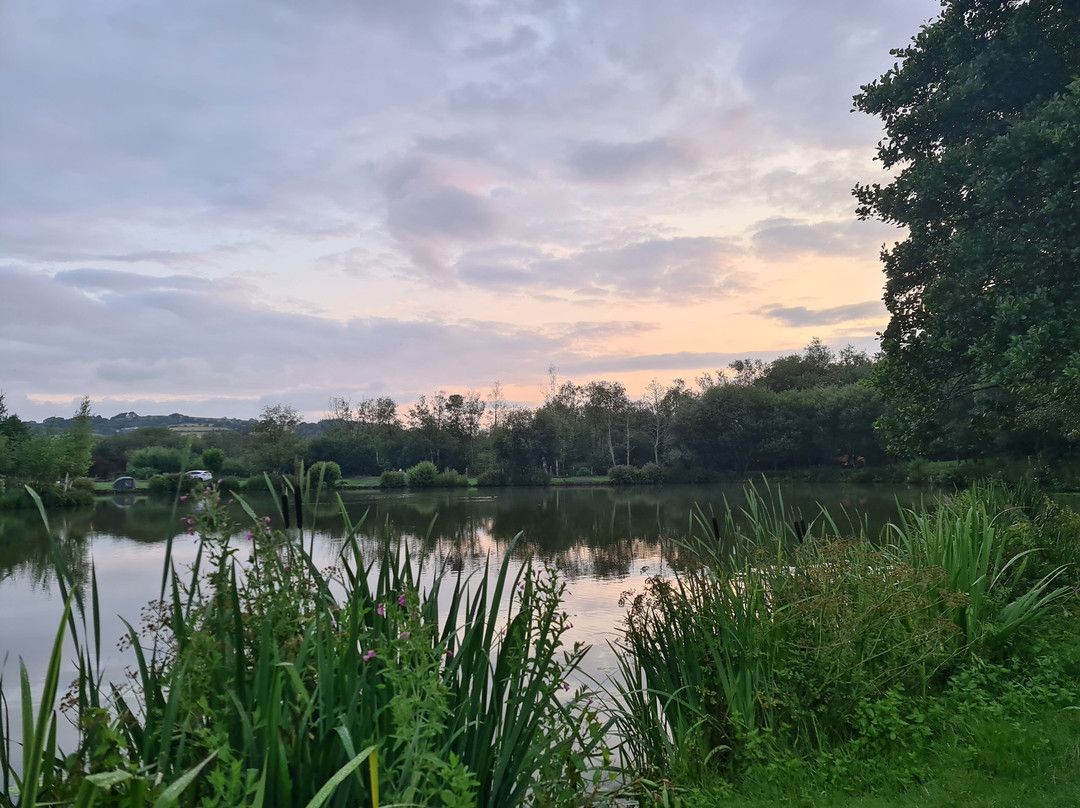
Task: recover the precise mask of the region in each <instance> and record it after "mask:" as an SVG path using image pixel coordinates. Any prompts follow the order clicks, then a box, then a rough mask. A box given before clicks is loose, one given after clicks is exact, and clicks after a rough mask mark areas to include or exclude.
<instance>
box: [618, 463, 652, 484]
mask: <svg viewBox="0 0 1080 808" xmlns="http://www.w3.org/2000/svg"><path fill="white" fill-rule="evenodd" d="M663 481H664V469H663V468H662V467H661V466H658V465H656V464H655V463H646V464H645V465H644V466H642V467H641V468H639V469H636V468H634V467H633V466H612V467H611V468H610V469H608V482H610V483H611V484H612V485H659V484H660V483H662V482H663Z"/></svg>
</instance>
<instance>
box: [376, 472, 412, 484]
mask: <svg viewBox="0 0 1080 808" xmlns="http://www.w3.org/2000/svg"><path fill="white" fill-rule="evenodd" d="M406 485H408V478H407V477H406V476H405V472H403V471H384V472H383V473H382V474H380V475H379V488H404V487H405V486H406Z"/></svg>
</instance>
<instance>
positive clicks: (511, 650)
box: [0, 492, 610, 808]
mask: <svg viewBox="0 0 1080 808" xmlns="http://www.w3.org/2000/svg"><path fill="white" fill-rule="evenodd" d="M245 508H247V510H248V512H249V514H250V515H251V516H252V519H253V523H252V526H251V528H250V532H249V534H248V540H247V542H245V544H244V545H243V546H241V547H237V546H233V545H231V544H230V537H231V535H232V534H233V531H234V525H233V521H232V519H231V517H230V516H229V514H228V512H227V511H226V510H225V507H224V503H223V502H222V500H221V499H220V497H219V495H218V494H217V493H214V492H212V493H208V494H200V495H198V502H197V507H196V508H195V509H194V510H193V512H192V513H193V515H192V516H191V517H190V523H191V527H190V529H189V532H190V533H192V534H193V535H196V536H197V537H198V538H199V540H200V545H199V546H200V550H199V553H198V556H197V558H196V560H195V562H194V564H193V566H192V568H191V577H190V578H189V579H188V580H186V581H185V580H181V579H180V578H179V577H178V576H177V575H176V574H175V572H174V571H173V569H172V566H171V564H170V563H169V562H168V561H166V566H165V573H166V578H165V580H164V585H165V591H164V593H163V594H164V598H163V600H162V601H161V602H160V603H158V604H155V605H154V609H155V611H154V614H155V616H154V618H153V619H152V620H151V621H150V623H149V625H148V627H147V628H146V632H147V633H145V634H141V633H139V632H137V631H136V630H135V629H134V628H133V627H131V626H130V625H129V634H128V636H127V637H126V642H127V643H128V645H129V647H130V649H131V650H132V651H133V652H134V661H135V666H134V671H133V677H134V687H132V688H128V687H123V688H119V687H111V688H110V687H105V686H103V682H102V681H101V678H100V676H99V675H98V673H97V672H98V671H99V670H100V664H99V659H98V653H99V652H98V651H96V650H95V649H97V648H99V647H100V646H99V641H100V640H99V638H98V637H96V635H95V634H94V632H96V629H97V626H98V625H99V616H98V615H97V604H98V602H99V598H98V593H97V590H96V582H92V583H91V590H90V591H89V592H86V593H82V592H80V593H79V595H78V597H77V598H75V599H74V603H75V604H76V605H75V608H74V611H76V612H77V613H78V614H77V617H76V619H73V620H70V621H68V620H65V621H64V622H63V626H68V625H70V627H71V628H72V629H73V630H75V629H77V628H78V627H79V626H82V627H83V629H82V631H83V633H82V634H76V636H75V638H74V647H75V653H76V658H77V665H78V669H79V679H78V686H77V692H76V693H74V695H73V696H72V702H73V709H74V710H75V711H76V724H77V726H78V727H79V741H78V744H77V747H76V749H75V750H74V751H73V752H72V753H71V754H69V755H67V756H66V757H64V758H63V759H61V758H60V757H59V756H58V754H57V751H56V748H55V721H56V719H55V715H54V714H53V713H52V710H51V707H50V706H49V705H51V704H52V694H53V693H54V692H55V684H56V683H55V676H53V677H52V678H51V679H50V680H49V682H51V683H52V684H51V688H52V689H50V685H49V682H47V686H46V701H45V705H46V706H43V707H42V708H41V709H40V710H39V711H38V713H37V715H38V719H37V724H36V726H35V727H32V728H30V727H28V728H27V729H26V730H24V737H25V738H26V739H27V744H28V745H27V750H28V754H27V755H26V757H25V759H26V761H27V765H28V766H29V767H30V768H29V769H27V770H25V771H24V772H23V773H22V776H21V777H20V779H19V783H20V784H21V791H22V793H23V794H24V795H27V794H29V795H31V796H30V799H29V801H25V800H24V802H23V803H22V804H25V805H31V806H32V805H36V804H57V803H62V804H67V803H68V802H70V801H72V800H73V799H74V798H75V797H76V796H78V797H79V798H80V799H82V798H83V796H84V795H85V796H86V797H87V798H89V797H90V796H91V795H93V796H95V797H96V798H97V799H98V800H99V804H115V805H134V804H149V803H151V802H153V803H154V804H156V805H161V804H177V805H182V806H220V805H230V806H256V805H267V804H269V805H305V804H306V805H308V806H311V807H312V808H314V806H319V805H323V804H325V805H334V806H345V805H370V804H374V803H377V802H378V801H379V799H381V800H382V801H383V802H385V803H388V804H403V805H404V804H409V805H430V806H488V807H489V808H497V807H498V806H510V805H518V804H521V803H522V802H524V801H525V800H526V799H527V798H528V799H529V800H530V801H532V802H534V803H536V804H541V805H567V804H571V803H570V802H569V799H568V797H567V794H566V793H565V790H566V787H567V785H568V784H569V785H570V786H571V793H572V794H574V793H577V792H578V791H579V790H580V789H581V788H582V787H583V786H584V785H585V784H587V783H590V782H591V783H593V784H594V785H595V784H596V783H598V782H600V781H599V780H597V779H596V778H594V777H593V775H592V769H593V766H592V765H591V764H589V763H588V762H589V761H590V760H592V759H593V758H594V756H595V757H596V758H597V759H598V761H603V760H610V753H609V752H608V751H607V750H606V747H605V746H604V739H605V736H606V731H607V727H606V726H605V725H604V724H603V723H601V722H600V720H599V717H598V714H597V711H596V710H595V709H594V708H593V707H592V702H591V700H590V699H588V695H589V694H587V693H585V692H583V691H578V692H575V693H573V694H572V695H568V691H569V685H568V684H567V677H568V676H571V675H573V674H574V672H575V671H576V669H577V667H578V665H579V664H580V661H581V659H582V657H583V655H584V653H585V651H586V649H585V647H583V646H580V645H575V646H574V647H572V648H565V647H564V646H563V637H564V635H565V633H566V631H567V630H568V628H569V623H568V618H567V614H566V612H565V610H564V609H563V608H562V603H563V597H564V593H565V588H564V584H563V583H562V582H561V581H560V580H559V578H558V576H557V575H556V574H555V573H554V571H552V570H545V569H534V568H533V566H532V564H531V563H530V562H529V561H528V560H526V563H525V564H524V565H521V566H520V570H519V571H518V572H517V573H513V572H512V571H511V567H510V564H511V560H510V559H511V554H507V555H506V557H505V559H504V561H503V563H502V564H501V566H500V567H499V569H498V570H487V569H484V570H483V571H481V572H480V574H478V575H477V576H476V577H475V578H474V579H472V580H463V579H462V578H460V577H458V578H457V579H456V580H454V579H453V578H452V577H451V576H450V574H449V570H448V569H440V570H436V571H435V574H434V576H431V575H429V574H427V573H425V571H424V570H423V569H422V567H420V566H416V565H414V562H413V559H412V558H411V556H410V554H409V552H408V550H407V549H406V547H405V545H404V544H403V543H400V544H397V545H395V544H394V543H393V542H392V539H391V536H390V534H389V532H387V534H386V536H385V541H384V546H383V548H382V553H381V554H380V556H379V560H378V561H376V562H375V563H374V565H372V566H370V567H368V568H364V567H361V566H358V565H357V563H356V561H355V560H354V559H358V558H359V557H360V554H361V551H360V547H359V546H358V544H357V540H356V537H357V534H358V531H359V528H360V525H354V524H352V523H351V521H350V519H349V517H348V515H347V513H346V511H345V508H344V505H341V513H342V519H343V520H344V522H345V528H346V539H345V547H344V551H343V553H342V556H341V558H340V559H339V560H338V563H337V564H336V565H335V567H334V568H333V570H332V572H333V575H334V578H333V579H330V578H327V577H326V576H325V575H324V573H323V572H322V571H320V570H319V569H317V568H316V566H315V565H314V564H313V562H312V559H311V558H310V557H309V556H308V555H307V554H306V553H305V551H304V549H303V543H302V542H298V541H294V540H293V539H292V537H290V536H289V535H287V534H285V533H282V532H275V531H272V530H271V529H270V528H269V521H270V520H269V518H265V519H263V518H256V517H255V514H254V512H253V511H251V509H250V508H249V507H248V506H247V505H246V503H245ZM170 549H171V547H170ZM169 553H170V551H169V550H168V549H167V551H166V558H168V556H169ZM58 575H59V576H60V580H61V585H62V588H63V590H64V591H72V590H71V586H72V584H71V582H70V579H69V578H68V577H67V575H66V572H65V570H64V569H63V568H61V569H60V570H58ZM421 581H423V582H424V594H421V591H420V582H421ZM70 602H72V601H71V600H69V603H70ZM88 609H92V610H93V613H92V614H89V613H87V611H86V610H88ZM87 626H93V627H94V631H93V632H92V631H88V630H87V628H86V627H87ZM63 640H64V634H63V627H62V629H61V632H60V633H58V636H57V642H56V651H55V652H54V655H53V657H54V663H53V664H52V665H51V666H50V670H51V671H53V673H56V672H58V671H59V661H58V660H59V659H60V647H61V645H62V644H63ZM23 678H24V699H23V700H24V702H25V707H26V711H25V712H24V715H25V716H32V715H34V713H33V712H32V705H31V703H30V694H29V685H28V683H27V682H26V681H25V678H26V677H25V674H24V677H23ZM28 720H29V719H28ZM3 727H4V725H3V723H0V733H2V734H0V749H3V750H5V754H7V752H8V750H9V749H10V747H9V739H8V737H7V735H6V729H3ZM8 759H10V758H9V757H4V759H3V761H0V763H3V762H4V761H7V760H8ZM362 763H363V764H368V765H364V766H361V764H362ZM598 765H602V763H600V764H598ZM10 775H11V772H10V771H9V769H8V766H7V765H4V766H3V776H4V778H6V779H5V784H6V783H8V782H10V779H11V778H10ZM376 789H377V791H378V794H379V797H378V798H376V797H375V791H376ZM79 804H82V803H79Z"/></svg>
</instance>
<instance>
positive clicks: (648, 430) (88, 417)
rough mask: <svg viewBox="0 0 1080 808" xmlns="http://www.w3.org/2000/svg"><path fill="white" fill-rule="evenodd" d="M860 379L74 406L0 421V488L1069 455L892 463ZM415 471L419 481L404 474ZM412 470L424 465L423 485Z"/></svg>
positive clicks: (851, 364)
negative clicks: (219, 412) (215, 413)
mask: <svg viewBox="0 0 1080 808" xmlns="http://www.w3.org/2000/svg"><path fill="white" fill-rule="evenodd" d="M874 367H875V360H874V359H873V358H871V357H869V356H867V354H865V353H864V352H861V351H857V350H854V349H853V348H851V347H850V346H849V347H847V348H845V349H843V350H841V351H839V352H838V353H837V352H834V351H832V350H831V349H830V348H828V347H827V346H825V345H823V344H822V343H821V342H820V341H819V340H816V339H815V340H814V341H813V342H811V343H810V345H808V346H807V347H806V348H805V349H804V350H803V351H802V352H800V353H793V354H790V355H787V356H782V357H780V358H778V359H776V360H774V361H773V362H769V363H765V362H762V361H760V360H749V359H747V360H740V361H737V362H733V363H732V364H731V365H730V366H729V367H728V369H727V370H726V371H717V372H716V373H714V374H713V373H706V374H703V375H702V376H699V377H698V378H696V379H695V380H694V383H693V384H692V385H691V384H688V383H687V382H685V381H684V380H681V379H676V380H675V381H674V382H673V383H672V384H670V385H668V386H663V385H660V384H659V383H657V382H655V381H654V382H653V383H652V384H650V385H649V387H648V388H647V390H646V392H645V394H644V395H643V396H642V397H641V398H637V399H635V398H632V397H631V396H630V395H629V394H628V392H627V391H626V388H625V387H624V386H623V385H622V384H621V383H619V382H612V381H603V380H601V381H590V382H587V383H584V384H577V383H575V382H573V381H569V380H563V379H560V378H559V377H558V376H557V374H556V373H555V371H554V369H553V370H552V371H551V374H550V379H549V384H548V388H547V391H546V395H545V400H544V402H543V404H542V405H540V406H539V407H536V408H535V409H529V408H519V407H510V406H508V405H507V404H506V402H505V401H504V399H503V397H502V395H501V391H500V387H499V385H498V383H496V384H495V386H494V388H493V389H492V390H491V391H490V392H489V393H487V394H486V395H484V394H480V393H478V392H474V391H468V392H465V393H453V394H447V393H446V392H445V391H438V392H436V393H434V394H433V395H430V396H428V395H425V396H421V397H420V398H419V400H418V401H417V402H416V403H415V404H414V405H412V406H410V407H407V408H404V410H403V411H402V410H400V409H399V407H398V405H397V403H396V402H395V401H393V400H392V399H390V398H385V397H384V398H376V399H363V400H361V401H359V402H357V403H355V404H354V403H352V402H350V401H349V400H347V399H344V398H335V399H332V400H331V401H330V402H329V407H328V412H327V414H326V418H324V419H322V420H321V421H320V422H319V423H318V424H304V423H302V419H301V418H300V416H299V414H298V413H297V411H296V410H295V409H294V408H293V407H291V406H289V405H288V404H279V405H276V406H273V407H267V408H266V409H264V411H263V413H262V416H261V418H260V419H259V420H258V421H252V422H248V423H247V424H245V425H244V426H243V427H242V428H238V429H218V430H215V431H211V432H207V433H204V434H201V435H198V436H191V435H189V434H184V433H182V432H178V431H174V430H172V429H169V428H165V427H142V428H138V429H135V430H133V431H130V432H126V433H120V434H112V435H107V436H94V435H93V434H92V433H91V429H92V424H93V423H94V420H95V419H94V417H93V415H92V414H91V412H90V407H89V402H88V401H84V402H83V405H82V406H81V407H80V410H79V412H78V413H76V417H75V418H74V419H72V420H71V421H70V422H67V428H66V429H64V430H63V431H59V432H55V433H49V432H48V431H44V432H43V431H41V430H32V429H29V428H28V426H27V424H25V423H24V422H22V421H21V420H20V419H19V418H18V417H17V416H16V415H9V414H8V413H7V412H6V410H3V411H0V475H2V479H3V481H6V484H7V487H8V489H9V494H10V492H11V489H12V488H13V487H14V488H17V489H19V490H21V489H22V485H15V486H13V483H29V484H31V485H33V486H35V487H38V488H39V490H41V489H42V488H45V489H50V488H54V487H57V481H59V488H60V489H61V491H60V494H62V495H64V496H67V497H69V498H70V497H71V496H73V495H77V496H84V495H85V494H84V493H78V491H77V489H78V487H79V486H73V484H72V480H74V479H75V478H78V477H80V476H85V475H89V476H91V477H94V478H96V479H99V480H111V479H114V478H115V477H117V476H120V475H125V474H129V475H131V476H134V477H136V478H138V479H152V478H154V477H155V476H156V475H168V474H176V473H178V472H181V471H182V470H185V469H207V470H209V471H211V472H212V473H213V474H214V475H215V476H216V477H232V478H235V479H236V480H237V481H243V480H245V479H254V480H261V479H262V478H263V475H264V474H265V473H269V474H270V475H272V476H273V475H275V474H291V473H293V472H294V471H295V469H296V467H297V462H298V461H303V462H304V464H305V465H306V466H307V467H308V468H311V467H313V466H315V467H316V468H317V469H318V470H319V471H318V473H319V474H320V475H322V476H323V477H324V479H325V482H327V483H331V484H333V483H335V482H337V480H338V479H339V477H363V476H370V477H373V476H379V475H385V476H384V477H383V479H384V481H385V482H386V484H387V485H390V486H397V485H402V484H410V485H413V484H414V483H413V480H412V479H410V478H413V477H415V478H416V480H417V481H421V480H422V481H423V482H424V484H434V485H450V484H461V483H462V482H464V481H467V480H468V479H469V478H473V479H476V480H477V481H478V483H479V484H481V485H522V484H543V483H546V482H547V481H549V480H550V479H551V478H552V477H593V478H596V477H606V478H607V479H608V480H610V482H612V483H615V484H655V483H660V482H672V483H703V482H710V481H713V480H716V479H718V478H723V477H735V476H743V475H746V474H748V473H750V474H754V473H759V472H785V473H787V474H789V475H792V476H796V477H802V478H805V479H809V480H813V479H828V478H829V477H830V476H835V475H836V474H837V473H839V472H841V471H842V470H843V473H844V474H845V475H846V476H847V477H849V478H856V479H862V480H865V481H907V482H917V483H918V482H930V483H959V484H966V483H967V482H968V481H969V480H970V479H972V478H975V477H978V476H981V475H982V473H983V472H985V471H989V470H993V469H999V468H1000V467H1001V466H1002V464H1007V463H1009V462H1010V461H1015V460H1019V461H1020V465H1023V466H1024V468H1025V469H1026V468H1029V467H1030V461H1031V460H1032V459H1033V458H1037V460H1038V463H1037V464H1036V467H1037V468H1044V469H1045V468H1050V467H1057V468H1060V461H1061V460H1062V459H1063V458H1067V457H1069V456H1071V455H1072V454H1073V453H1074V448H1075V447H1074V445H1073V442H1072V441H1070V440H1069V439H1068V437H1067V436H1065V435H1062V434H1057V433H1053V434H1052V433H1051V431H1046V430H1043V431H1040V430H1037V429H1030V430H1027V431H1015V430H1014V431H1010V432H1000V433H997V434H995V435H993V436H976V435H971V434H967V433H965V432H964V431H963V430H960V429H958V430H956V431H955V434H956V436H957V437H956V440H953V441H951V442H949V443H947V444H945V445H943V447H942V450H941V452H940V453H939V454H938V455H937V456H935V457H929V458H920V459H915V460H910V459H909V460H908V461H907V462H905V464H903V465H898V464H897V462H896V461H897V460H898V458H895V457H890V456H889V455H888V453H887V452H886V449H885V447H884V442H883V440H882V438H881V437H880V436H879V434H878V432H877V431H876V430H875V424H876V423H878V422H880V421H881V420H882V419H883V416H886V415H887V414H888V409H887V407H888V403H887V402H885V401H883V400H882V399H881V397H880V396H879V394H878V392H877V391H876V389H875V387H874V386H873V384H872V383H871V381H872V375H873V373H874ZM0 406H2V397H0ZM942 460H948V461H958V460H962V461H965V462H964V463H963V467H962V468H958V467H957V466H956V464H955V463H953V464H952V465H948V466H945V467H944V468H943V467H941V466H940V465H935V464H934V463H933V462H932V461H942ZM319 463H322V464H324V465H323V466H321V467H320V466H317V465H316V464H319ZM421 463H424V464H425V466H424V469H425V471H424V473H423V474H422V475H416V474H413V475H408V474H407V473H406V472H407V471H408V470H412V469H414V468H416V467H417V466H418V464H421ZM426 464H431V465H432V466H433V467H434V469H435V473H436V474H437V475H438V476H437V477H436V478H435V479H434V480H431V479H429V478H431V477H432V474H431V473H430V469H428V466H427V465H426ZM1044 473H1045V472H1044ZM1050 482H1052V483H1053V482H1056V483H1058V484H1059V485H1060V484H1061V483H1062V482H1063V481H1062V480H1061V479H1058V480H1051V481H1050ZM1064 483H1065V485H1066V486H1068V485H1069V483H1068V481H1064ZM73 491H74V492H75V493H74V494H73ZM77 496H76V498H77Z"/></svg>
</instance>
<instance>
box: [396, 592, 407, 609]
mask: <svg viewBox="0 0 1080 808" xmlns="http://www.w3.org/2000/svg"><path fill="white" fill-rule="evenodd" d="M397 605H398V606H400V607H401V608H402V609H404V608H405V596H404V595H398V599H397Z"/></svg>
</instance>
